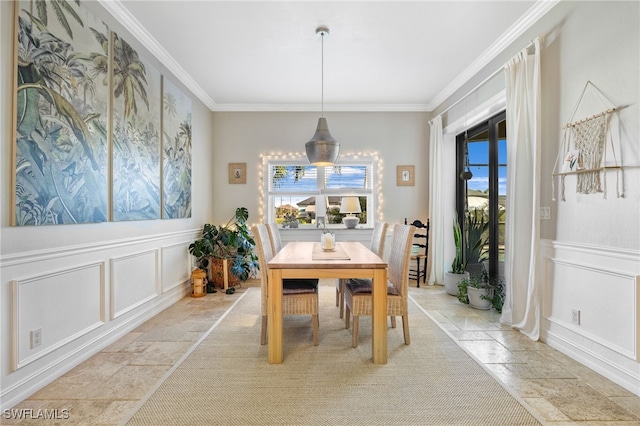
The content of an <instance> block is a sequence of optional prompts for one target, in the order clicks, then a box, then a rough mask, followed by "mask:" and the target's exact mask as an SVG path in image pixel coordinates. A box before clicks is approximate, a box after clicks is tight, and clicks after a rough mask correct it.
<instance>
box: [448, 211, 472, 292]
mask: <svg viewBox="0 0 640 426" xmlns="http://www.w3.org/2000/svg"><path fill="white" fill-rule="evenodd" d="M453 243H454V245H455V247H456V255H455V257H454V258H453V262H451V270H450V271H447V272H445V274H444V290H445V291H446V292H447V293H448V294H450V295H452V296H457V295H458V282H460V280H463V279H468V278H469V273H468V272H467V271H466V267H467V258H466V257H465V256H464V252H463V247H462V244H463V238H462V229H461V228H460V223H459V222H458V219H457V217H456V218H454V219H453Z"/></svg>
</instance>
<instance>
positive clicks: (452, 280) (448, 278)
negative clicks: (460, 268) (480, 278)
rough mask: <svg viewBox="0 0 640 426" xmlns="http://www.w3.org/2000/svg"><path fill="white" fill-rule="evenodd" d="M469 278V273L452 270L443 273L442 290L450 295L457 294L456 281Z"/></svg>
mask: <svg viewBox="0 0 640 426" xmlns="http://www.w3.org/2000/svg"><path fill="white" fill-rule="evenodd" d="M464 279H469V273H468V272H465V273H463V274H454V273H453V272H445V273H444V291H446V292H447V294H450V295H452V296H457V295H458V283H459V282H460V281H461V280H464Z"/></svg>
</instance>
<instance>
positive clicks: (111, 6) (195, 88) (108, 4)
mask: <svg viewBox="0 0 640 426" xmlns="http://www.w3.org/2000/svg"><path fill="white" fill-rule="evenodd" d="M560 1H561V0H538V1H537V2H536V3H535V4H534V5H533V6H532V7H531V8H530V9H529V10H528V11H527V13H525V14H524V15H523V16H522V17H521V18H520V19H519V20H518V21H516V22H515V23H514V24H513V25H512V26H511V27H509V29H508V30H507V31H506V32H505V33H504V34H503V35H502V36H501V37H500V38H499V39H498V40H497V41H496V42H495V43H494V44H493V45H492V46H491V47H490V48H489V49H487V50H486V51H485V52H484V53H483V54H482V55H480V56H479V57H478V58H477V59H476V60H475V61H474V62H473V63H472V64H471V65H470V66H469V67H467V68H466V69H465V70H464V71H463V72H462V73H461V74H460V75H458V77H456V78H455V79H454V80H453V81H452V82H451V83H450V84H449V85H447V87H445V88H444V90H442V91H441V92H440V93H438V94H437V95H436V96H435V97H434V98H433V99H432V100H431V102H429V103H428V104H408V105H404V104H372V105H369V104H344V105H339V104H336V105H328V106H327V105H325V108H324V110H325V111H336V112H337V111H344V112H347V111H353V112H355V111H361V112H378V111H379V112H431V111H433V110H434V109H435V108H436V107H438V106H439V105H440V104H442V103H443V102H444V101H446V100H447V99H448V98H449V97H450V96H452V95H453V94H454V93H455V92H456V91H457V90H458V89H460V88H461V87H462V86H463V85H464V84H465V83H466V82H468V81H469V80H470V79H471V78H473V77H474V76H475V75H476V74H478V73H479V72H480V71H481V70H482V69H483V68H484V67H485V66H487V65H488V64H489V63H490V62H491V61H492V60H493V59H495V58H496V57H497V56H498V55H499V54H500V53H501V52H502V51H503V50H504V49H506V48H507V47H508V46H509V45H510V44H511V43H513V42H514V41H515V40H516V39H517V38H518V37H519V36H521V35H522V34H523V33H524V32H525V31H526V30H527V29H529V28H530V27H531V25H533V24H534V23H535V22H537V21H538V19H540V18H541V17H542V16H544V15H545V14H546V13H547V12H549V11H550V10H551V9H552V8H553V7H554V6H555V5H556V4H557V3H559V2H560ZM98 2H99V3H100V4H101V5H102V6H103V7H104V8H105V9H106V10H107V11H108V12H109V13H111V14H112V15H113V16H114V17H115V18H116V19H117V20H118V21H119V22H120V24H122V26H124V28H126V29H127V30H128V31H129V32H131V34H132V35H133V36H134V37H136V38H137V39H138V40H139V41H140V42H141V43H143V45H144V46H145V47H146V48H147V49H149V51H150V52H151V54H153V55H154V56H155V57H156V58H158V60H159V61H160V62H161V63H162V64H163V65H164V66H165V67H166V68H167V69H168V70H169V71H170V72H171V73H172V74H173V75H174V76H175V77H176V78H177V79H178V80H180V82H181V83H182V84H183V85H184V86H185V87H186V88H187V89H189V90H190V91H191V92H192V93H193V94H194V95H195V96H196V97H197V98H198V99H200V101H202V103H204V104H205V105H206V106H207V107H208V108H209V109H210V110H211V111H214V112H215V111H229V112H232V111H247V112H260V111H264V112H266V111H273V112H276V111H282V112H289V111H301V112H304V111H317V110H318V108H317V106H312V105H306V104H217V103H216V102H215V101H214V100H213V99H211V97H210V96H209V95H208V94H207V93H206V92H205V91H204V90H203V89H202V87H200V85H199V84H198V83H196V82H195V80H193V78H192V77H191V76H190V75H189V74H188V73H187V72H186V71H185V70H184V69H183V68H182V66H180V64H179V63H178V62H176V60H175V59H174V58H173V57H172V56H171V55H170V54H169V53H168V52H167V51H166V50H165V49H164V48H163V47H162V45H160V43H158V41H157V40H156V39H155V38H153V37H152V36H151V34H149V32H148V31H147V30H146V29H145V28H144V27H143V26H142V25H141V24H140V22H139V21H138V20H137V19H135V17H133V15H131V13H130V12H129V11H128V10H127V9H126V8H125V7H124V6H123V5H122V3H121V1H120V0H98Z"/></svg>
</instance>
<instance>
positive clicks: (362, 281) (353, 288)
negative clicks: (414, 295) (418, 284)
mask: <svg viewBox="0 0 640 426" xmlns="http://www.w3.org/2000/svg"><path fill="white" fill-rule="evenodd" d="M346 286H347V287H348V288H349V291H350V292H351V294H363V293H369V294H371V280H370V279H369V278H351V279H350V280H349V281H347V283H346ZM387 294H389V295H391V296H399V295H400V293H398V291H397V290H396V288H395V287H394V286H393V284H391V283H390V282H387Z"/></svg>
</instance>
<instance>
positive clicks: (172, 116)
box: [162, 78, 191, 219]
mask: <svg viewBox="0 0 640 426" xmlns="http://www.w3.org/2000/svg"><path fill="white" fill-rule="evenodd" d="M163 88H164V94H163V95H162V100H163V109H164V115H163V120H162V131H163V133H164V136H163V149H162V151H163V152H162V156H163V163H162V168H163V171H162V172H163V176H164V178H163V193H164V197H163V200H164V206H163V213H162V217H163V218H165V219H179V218H187V217H191V99H189V98H188V97H187V96H186V95H185V94H184V93H182V92H181V91H180V90H179V89H178V88H177V87H176V86H175V85H174V84H173V83H171V81H169V80H168V79H166V78H165V79H164V81H163Z"/></svg>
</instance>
